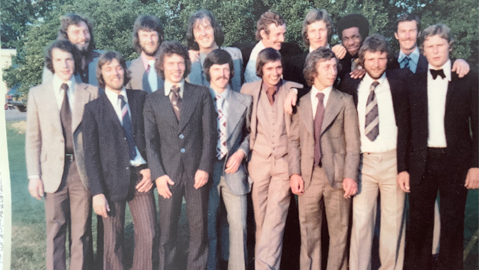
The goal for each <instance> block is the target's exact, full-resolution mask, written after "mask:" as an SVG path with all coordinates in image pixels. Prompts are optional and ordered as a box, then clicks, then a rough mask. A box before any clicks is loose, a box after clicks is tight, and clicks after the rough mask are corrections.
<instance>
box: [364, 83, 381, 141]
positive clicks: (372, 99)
mask: <svg viewBox="0 0 480 270" xmlns="http://www.w3.org/2000/svg"><path fill="white" fill-rule="evenodd" d="M378 85H379V82H377V81H374V82H373V83H372V85H370V94H369V95H368V98H367V107H366V109H365V136H367V138H368V139H369V140H370V141H372V142H373V141H375V139H376V138H377V137H378V134H380V126H379V120H380V119H379V117H378V104H377V97H376V95H375V88H376V87H377V86H378Z"/></svg>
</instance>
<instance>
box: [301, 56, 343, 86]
mask: <svg viewBox="0 0 480 270" xmlns="http://www.w3.org/2000/svg"><path fill="white" fill-rule="evenodd" d="M332 58H335V60H336V61H337V71H338V72H340V70H341V66H340V63H339V62H338V58H337V57H335V54H334V53H333V52H332V50H331V49H329V48H326V47H320V48H318V49H316V50H314V51H313V52H311V53H309V54H308V56H307V59H306V60H305V68H304V69H303V75H304V76H305V81H307V84H308V86H312V85H313V82H314V81H315V77H317V76H318V73H317V65H318V63H319V62H323V61H328V60H330V59H332Z"/></svg>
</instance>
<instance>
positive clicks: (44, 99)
mask: <svg viewBox="0 0 480 270" xmlns="http://www.w3.org/2000/svg"><path fill="white" fill-rule="evenodd" d="M42 91H43V93H42V94H41V95H39V99H40V100H41V101H40V102H39V104H42V107H44V108H45V111H46V112H47V115H46V116H45V117H46V119H49V120H50V122H51V123H52V124H53V126H54V127H55V129H56V130H58V131H59V132H60V134H63V133H62V132H63V129H62V120H61V119H60V110H59V109H58V104H57V98H56V97H55V93H54V91H55V89H53V80H50V81H49V82H47V83H46V84H44V87H43V89H42Z"/></svg>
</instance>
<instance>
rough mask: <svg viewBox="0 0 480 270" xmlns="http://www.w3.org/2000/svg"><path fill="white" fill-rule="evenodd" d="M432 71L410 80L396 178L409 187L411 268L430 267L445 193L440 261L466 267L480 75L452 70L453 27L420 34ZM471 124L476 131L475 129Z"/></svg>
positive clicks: (436, 27)
mask: <svg viewBox="0 0 480 270" xmlns="http://www.w3.org/2000/svg"><path fill="white" fill-rule="evenodd" d="M421 41H422V43H421V44H422V47H423V48H421V49H423V54H424V55H425V57H426V58H427V60H428V69H429V70H428V71H427V72H420V73H416V74H414V75H413V76H412V78H411V79H410V80H409V82H408V89H410V91H409V93H408V100H409V101H408V102H409V113H410V125H409V128H410V130H409V131H408V132H406V133H405V134H399V137H398V138H399V140H401V143H400V144H399V145H400V146H401V149H400V150H399V152H401V153H402V154H403V158H402V159H400V158H399V163H398V167H399V168H398V171H399V172H400V173H399V176H398V178H397V181H398V184H399V185H400V187H401V188H402V189H403V190H404V191H405V192H409V193H410V196H409V202H410V229H409V235H408V236H407V247H406V262H405V269H431V268H432V256H431V250H432V234H433V215H434V210H433V209H434V204H435V198H436V197H437V193H438V192H439V193H440V202H441V204H440V216H441V220H440V221H441V228H442V229H441V232H440V243H441V246H440V254H439V269H463V252H462V251H463V228H464V216H465V203H466V198H467V191H468V189H477V188H478V75H477V74H474V73H473V72H470V73H468V74H467V75H466V76H464V77H463V78H459V76H458V75H457V74H456V73H455V72H452V63H451V60H450V55H449V53H450V51H451V50H452V44H453V38H452V34H451V33H450V29H449V28H448V27H447V26H445V25H443V24H437V25H432V26H429V27H428V28H426V29H425V30H424V31H423V32H422V35H421ZM470 130H471V132H470Z"/></svg>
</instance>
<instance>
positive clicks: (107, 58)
mask: <svg viewBox="0 0 480 270" xmlns="http://www.w3.org/2000/svg"><path fill="white" fill-rule="evenodd" d="M113 59H116V60H117V61H118V63H120V65H121V66H122V68H123V86H125V85H127V83H128V82H129V81H130V79H131V76H130V72H129V71H128V69H127V63H126V62H125V59H123V56H122V55H121V54H120V53H119V52H115V51H107V52H104V53H102V55H100V58H99V59H98V64H97V80H98V86H99V87H100V88H103V89H105V80H104V79H103V75H102V67H103V65H105V64H108V63H110V62H112V61H113Z"/></svg>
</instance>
